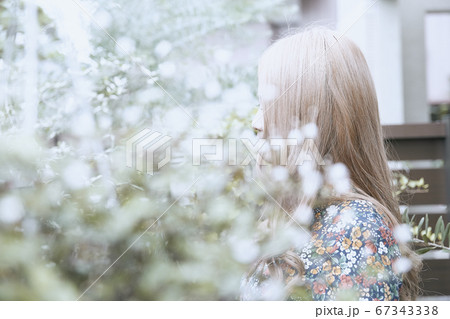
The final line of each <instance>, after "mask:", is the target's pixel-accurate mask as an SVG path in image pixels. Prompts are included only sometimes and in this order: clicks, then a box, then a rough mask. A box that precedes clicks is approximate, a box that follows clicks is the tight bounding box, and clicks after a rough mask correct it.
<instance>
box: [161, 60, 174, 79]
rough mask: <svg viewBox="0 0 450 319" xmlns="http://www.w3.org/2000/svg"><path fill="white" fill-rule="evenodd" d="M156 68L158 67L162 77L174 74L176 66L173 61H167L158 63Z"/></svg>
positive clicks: (169, 76)
mask: <svg viewBox="0 0 450 319" xmlns="http://www.w3.org/2000/svg"><path fill="white" fill-rule="evenodd" d="M158 69H159V74H160V75H161V76H162V77H163V78H171V77H173V76H174V75H175V72H176V70H177V67H176V66H175V64H174V63H173V62H170V61H167V62H163V63H161V64H160V65H159V67H158Z"/></svg>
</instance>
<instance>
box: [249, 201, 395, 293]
mask: <svg viewBox="0 0 450 319" xmlns="http://www.w3.org/2000/svg"><path fill="white" fill-rule="evenodd" d="M311 234H312V240H311V241H310V242H309V243H308V244H307V245H306V246H305V247H303V248H302V249H301V250H300V251H296V253H297V254H298V255H299V257H300V259H301V260H302V261H303V263H304V267H305V274H304V275H302V276H301V278H302V279H303V280H304V282H305V283H306V286H307V287H308V292H310V294H311V299H312V300H320V301H323V300H343V299H346V300H349V299H350V300H399V299H400V298H399V296H400V289H401V285H402V277H401V275H399V274H396V273H395V272H394V270H393V267H392V265H393V263H394V262H395V261H396V259H398V258H400V257H401V254H400V250H399V247H398V243H397V242H396V240H395V238H394V236H393V233H392V230H391V228H390V227H389V224H388V223H387V221H386V220H385V219H384V218H383V217H382V216H381V215H380V214H379V213H378V212H377V211H376V209H375V207H374V206H373V204H372V203H371V202H369V201H366V200H347V201H344V202H341V203H339V204H337V205H330V206H328V207H326V208H316V209H315V210H314V219H313V221H312V223H311ZM280 260H281V259H280ZM280 260H277V263H278V264H279V265H280V266H281V269H282V271H283V277H284V284H287V283H288V282H289V281H290V280H291V279H292V278H294V277H295V275H296V274H297V270H295V269H294V268H293V267H291V266H289V265H287V264H286V263H285V262H283V261H280ZM259 268H260V269H259V270H260V271H261V272H259V274H260V275H259V276H256V275H252V276H250V277H249V278H248V279H245V278H243V279H242V282H241V300H270V299H287V300H302V299H301V298H296V297H292V296H283V295H282V294H283V290H282V289H280V288H279V287H277V286H276V285H269V283H271V282H273V280H271V278H270V274H269V271H268V267H267V266H265V267H264V269H261V267H259ZM255 273H258V272H255Z"/></svg>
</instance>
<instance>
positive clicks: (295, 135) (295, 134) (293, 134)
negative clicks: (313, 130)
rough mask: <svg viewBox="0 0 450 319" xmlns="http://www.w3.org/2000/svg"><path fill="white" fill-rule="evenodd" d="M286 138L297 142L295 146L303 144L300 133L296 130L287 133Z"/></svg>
mask: <svg viewBox="0 0 450 319" xmlns="http://www.w3.org/2000/svg"><path fill="white" fill-rule="evenodd" d="M288 138H289V139H295V140H297V145H301V144H302V143H303V135H302V132H301V131H300V130H298V129H294V130H291V131H290V132H289V135H288Z"/></svg>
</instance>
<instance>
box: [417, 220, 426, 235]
mask: <svg viewBox="0 0 450 319" xmlns="http://www.w3.org/2000/svg"><path fill="white" fill-rule="evenodd" d="M424 221H425V217H422V218H421V219H420V222H419V225H417V234H418V235H420V230H421V229H422V226H423V223H424Z"/></svg>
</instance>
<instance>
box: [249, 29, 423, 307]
mask: <svg viewBox="0 0 450 319" xmlns="http://www.w3.org/2000/svg"><path fill="white" fill-rule="evenodd" d="M258 81H259V85H260V88H261V87H262V90H269V91H270V90H273V89H274V88H276V91H277V92H276V94H273V95H274V96H272V97H269V98H267V96H266V95H267V92H262V93H261V92H260V104H261V109H262V111H263V112H262V114H261V115H262V116H263V119H264V130H263V132H262V134H263V135H262V137H263V138H271V137H274V136H277V137H283V138H286V137H288V136H289V134H290V133H291V132H293V130H296V129H300V128H301V127H304V125H306V124H308V123H315V124H316V126H317V128H318V130H317V136H316V137H315V140H314V141H315V146H316V147H317V149H318V152H319V154H320V156H321V157H322V158H324V159H328V160H330V161H332V162H334V163H337V162H341V163H343V164H345V165H346V167H347V168H348V172H349V177H350V180H351V186H352V187H351V191H350V192H347V193H345V195H337V194H329V196H327V198H326V199H327V200H328V202H333V201H343V200H347V199H366V200H368V201H370V202H372V203H373V204H374V206H375V208H376V210H377V212H378V213H379V214H380V215H381V216H382V217H383V218H384V220H385V221H386V222H387V224H388V225H389V227H390V228H391V229H393V228H394V227H395V226H396V225H398V224H399V223H400V222H401V214H400V210H399V204H398V201H397V199H396V196H395V189H394V185H393V176H392V175H391V171H390V169H389V167H388V160H387V155H386V147H385V144H384V140H383V134H382V128H381V125H380V119H379V113H378V101H377V96H376V92H375V87H374V83H373V80H372V77H371V74H370V71H369V67H368V65H367V62H366V60H365V58H364V56H363V54H362V52H361V50H360V49H359V48H358V47H357V45H356V44H355V43H354V42H352V41H351V40H350V39H348V38H346V37H345V36H341V35H340V34H338V33H337V32H335V31H332V30H329V29H327V28H322V27H314V28H309V29H306V30H304V31H302V32H297V33H294V34H291V35H288V36H286V37H284V38H282V39H279V40H277V41H276V42H275V43H273V44H272V45H271V46H270V47H269V48H268V49H267V50H266V51H265V52H264V54H263V55H262V57H261V58H260V60H259V65H258ZM268 88H269V89H268ZM272 93H273V92H272ZM272 93H271V94H272ZM300 152H301V150H300V146H292V147H289V153H288V155H287V162H286V163H285V164H286V168H287V170H288V172H289V175H290V178H291V179H296V178H297V179H300V176H299V173H298V169H297V168H298V165H297V164H296V159H297V158H298V156H299V154H300ZM272 160H273V158H272ZM270 164H274V163H273V161H272V162H271V163H270ZM261 165H262V164H261V162H259V163H258V165H257V167H258V168H259V169H261V167H262V166H261ZM318 170H320V167H319V168H318ZM269 184H270V181H269V183H268V184H267V185H269ZM304 185H305V187H308V181H305V184H304ZM299 193H301V192H299V191H298V188H297V189H294V188H290V189H284V190H283V191H281V192H278V193H277V194H276V195H274V197H275V199H276V200H277V201H278V202H279V203H280V204H281V206H282V209H280V207H277V205H274V204H273V203H271V202H270V201H267V202H266V203H265V204H264V207H263V210H262V211H263V213H264V214H265V213H267V215H266V220H265V222H266V223H267V224H268V226H269V228H271V229H276V228H277V227H276V226H277V225H278V224H280V223H281V222H284V223H287V224H289V223H292V220H291V219H290V218H288V217H287V214H286V213H285V212H288V213H289V214H291V213H293V212H294V211H295V209H296V207H298V205H301V204H307V205H310V206H314V205H317V203H318V202H320V200H321V195H320V193H319V192H317V193H315V194H314V195H313V196H309V197H306V196H305V195H304V194H303V195H302V194H299ZM283 210H284V211H283ZM399 248H400V251H401V253H402V256H404V257H407V258H409V259H410V260H411V262H412V267H411V269H410V270H409V271H408V272H407V273H404V274H403V275H402V282H403V283H402V287H401V289H400V299H401V300H415V299H416V296H417V295H418V294H419V293H420V288H419V281H420V276H419V272H420V270H421V268H422V261H421V259H420V258H419V256H418V255H417V254H416V253H415V252H414V250H413V249H412V247H411V246H410V244H409V243H399ZM277 258H282V259H283V260H284V261H285V262H286V263H288V264H289V265H291V266H292V267H295V268H296V269H297V270H298V275H301V274H302V273H304V265H303V263H302V261H301V260H300V258H299V256H298V254H296V253H295V252H294V251H293V250H288V251H287V252H285V253H283V254H281V255H279V256H277ZM261 264H267V265H269V269H270V271H271V272H272V273H273V274H274V275H276V276H280V275H281V269H280V268H279V267H277V263H275V262H274V257H273V256H272V257H270V256H266V257H264V258H262V259H261V260H259V262H257V263H256V264H255V268H253V269H256V268H258V267H257V266H260V265H261ZM291 282H295V281H291Z"/></svg>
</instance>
